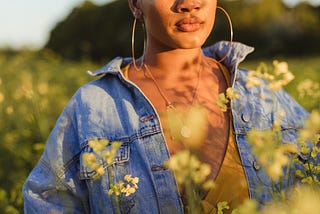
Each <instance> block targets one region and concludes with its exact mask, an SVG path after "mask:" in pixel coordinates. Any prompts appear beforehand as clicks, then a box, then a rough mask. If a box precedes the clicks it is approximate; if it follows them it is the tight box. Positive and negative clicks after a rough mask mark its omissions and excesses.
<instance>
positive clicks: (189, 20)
mask: <svg viewBox="0 0 320 214" xmlns="http://www.w3.org/2000/svg"><path fill="white" fill-rule="evenodd" d="M202 23H203V21H202V20H201V19H200V18H199V17H197V16H192V17H190V18H182V19H180V20H179V21H178V22H177V23H176V26H181V25H184V24H202Z"/></svg>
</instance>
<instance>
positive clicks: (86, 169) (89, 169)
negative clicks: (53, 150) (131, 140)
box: [80, 142, 130, 189]
mask: <svg viewBox="0 0 320 214" xmlns="http://www.w3.org/2000/svg"><path fill="white" fill-rule="evenodd" d="M112 150H113V148H112V142H111V143H110V144H109V145H107V146H105V147H104V148H100V149H99V152H97V151H96V150H95V151H94V149H92V148H91V147H90V146H88V145H87V146H85V147H84V148H83V149H82V152H81V154H80V179H81V180H87V181H88V182H92V183H93V182H96V181H98V180H100V182H101V181H102V182H103V183H104V184H103V186H105V187H106V188H107V189H109V185H110V182H111V183H113V182H117V181H119V180H121V179H122V178H123V177H124V175H126V174H129V169H128V162H129V159H130V146H129V144H127V143H126V144H122V145H121V146H120V147H118V148H117V149H116V150H115V151H114V153H113V154H112Z"/></svg>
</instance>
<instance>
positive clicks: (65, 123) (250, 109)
mask: <svg viewBox="0 0 320 214" xmlns="http://www.w3.org/2000/svg"><path fill="white" fill-rule="evenodd" d="M228 47H229V43H227V42H220V43H217V44H215V45H213V46H211V47H208V48H206V49H204V50H203V52H204V54H206V55H207V56H210V57H213V58H215V59H219V58H221V57H223V56H224V55H225V54H226V53H227V51H228ZM252 51H253V48H251V47H248V46H245V45H243V44H240V43H233V44H232V50H231V52H230V55H229V56H228V58H227V59H226V60H224V62H223V63H224V65H225V66H226V67H227V68H228V70H229V71H230V73H231V79H232V86H233V87H234V88H235V90H236V91H237V92H238V93H239V95H240V97H241V98H240V99H236V100H234V101H233V102H232V106H231V107H232V114H233V120H234V131H235V139H236V143H237V147H238V149H239V153H240V157H241V161H242V164H243V167H244V171H245V175H246V178H247V182H248V186H249V194H250V197H252V198H255V199H257V200H258V201H259V202H261V203H264V202H266V201H268V200H270V194H269V191H270V186H269V185H270V184H271V181H270V179H269V178H268V176H267V175H266V173H265V172H264V171H263V170H262V169H261V167H260V166H259V164H258V163H257V161H256V158H255V157H254V155H253V154H252V153H251V149H250V145H249V144H248V142H247V140H246V133H247V132H248V130H250V129H252V128H256V129H262V130H263V129H270V128H271V126H272V124H273V121H274V120H275V118H276V117H277V115H278V114H279V112H280V111H284V112H285V113H286V114H285V117H283V118H281V128H282V131H283V138H284V141H285V142H284V143H292V142H295V139H296V137H297V129H299V128H301V127H302V122H303V119H305V118H306V117H307V116H308V113H307V112H306V111H305V110H304V109H303V108H301V107H300V106H299V105H298V104H297V103H296V102H295V101H294V100H293V99H292V98H291V97H290V96H289V95H288V94H286V93H285V92H284V91H280V92H278V93H276V94H272V93H271V92H270V91H268V90H266V89H265V88H264V87H263V86H262V87H259V88H257V87H256V88H250V89H247V88H246V87H245V83H246V78H247V77H246V76H247V73H248V71H247V70H245V69H239V68H238V65H239V63H240V62H241V61H242V60H243V59H244V58H245V56H246V55H247V54H248V53H250V52H252ZM130 61H131V59H123V58H120V57H119V58H115V59H114V60H113V61H111V62H110V63H109V64H107V65H106V66H104V67H103V68H101V69H99V70H97V71H95V72H92V73H91V74H92V75H94V76H97V75H102V74H103V76H102V77H101V78H99V79H97V80H94V81H92V82H90V83H88V84H86V85H84V86H82V87H81V88H80V89H79V90H78V91H77V92H76V94H75V95H74V96H73V97H72V99H71V100H70V101H69V103H68V104H67V106H66V107H65V109H64V111H63V113H62V114H61V116H60V117H59V119H58V121H57V123H56V125H55V127H54V129H53V130H52V132H51V134H50V136H49V138H48V140H47V143H46V148H45V151H44V153H43V155H42V157H41V159H40V160H39V162H38V164H37V165H36V166H35V168H34V169H33V171H32V172H31V173H30V175H29V177H28V178H27V180H26V182H25V184H24V187H23V195H24V201H25V213H26V214H27V213H99V214H100V213H114V212H115V210H114V202H113V201H112V199H111V198H110V197H109V196H108V194H107V193H108V190H109V187H110V186H109V185H110V181H109V179H110V176H109V177H108V176H107V175H105V176H102V178H101V179H94V178H95V176H96V173H95V171H92V170H90V168H87V167H85V166H84V165H83V160H82V155H83V153H84V152H88V151H90V149H89V147H88V140H91V139H94V138H98V139H108V140H109V141H111V142H112V141H121V142H122V143H123V144H122V146H121V147H120V149H119V150H118V152H117V155H116V158H115V159H114V163H113V164H112V165H109V166H106V164H104V163H101V164H103V166H104V168H105V169H106V171H107V172H108V173H112V176H111V179H112V180H113V182H118V181H119V180H120V179H123V176H124V175H126V174H132V176H136V177H139V178H140V181H139V184H138V185H139V188H138V189H137V192H136V193H135V194H134V198H132V199H133V200H132V201H131V203H133V204H134V206H133V207H132V209H131V213H139V214H143V213H183V205H182V203H181V199H180V196H179V191H178V188H177V183H176V181H175V178H174V175H173V174H172V172H170V171H169V170H168V169H165V168H164V167H162V166H163V164H164V161H166V160H167V159H169V157H170V156H169V152H168V148H167V145H166V142H165V139H164V135H163V131H162V128H161V124H160V121H159V116H158V114H157V112H156V111H155V109H154V107H153V106H152V104H151V103H150V101H149V100H148V99H147V98H146V97H145V96H144V95H143V93H142V92H141V90H140V89H139V88H138V87H137V86H135V85H134V84H133V83H132V82H130V81H128V80H126V79H125V78H124V76H123V74H122V73H121V70H120V69H121V67H122V66H125V65H126V64H128V63H130ZM261 90H264V94H265V95H266V99H261V98H259V94H260V92H261ZM106 174H107V173H106ZM261 184H264V185H261Z"/></svg>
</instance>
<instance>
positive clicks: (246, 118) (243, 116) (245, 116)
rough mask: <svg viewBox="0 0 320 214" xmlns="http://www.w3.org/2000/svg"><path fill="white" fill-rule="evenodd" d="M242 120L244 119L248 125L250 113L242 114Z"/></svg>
mask: <svg viewBox="0 0 320 214" xmlns="http://www.w3.org/2000/svg"><path fill="white" fill-rule="evenodd" d="M241 119H242V121H243V122H245V123H248V122H249V120H250V116H249V114H248V113H246V112H244V113H242V114H241Z"/></svg>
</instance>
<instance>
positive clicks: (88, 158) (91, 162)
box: [82, 153, 97, 170]
mask: <svg viewBox="0 0 320 214" xmlns="http://www.w3.org/2000/svg"><path fill="white" fill-rule="evenodd" d="M82 158H83V164H84V165H85V166H88V167H90V168H91V169H93V170H94V169H95V168H96V167H97V158H96V156H95V155H94V154H92V153H84V154H83V156H82Z"/></svg>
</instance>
